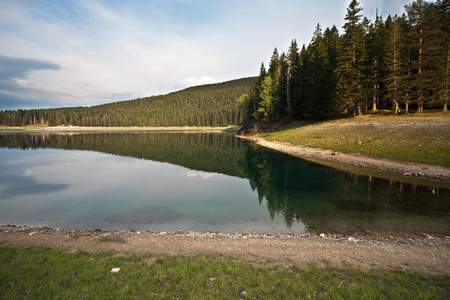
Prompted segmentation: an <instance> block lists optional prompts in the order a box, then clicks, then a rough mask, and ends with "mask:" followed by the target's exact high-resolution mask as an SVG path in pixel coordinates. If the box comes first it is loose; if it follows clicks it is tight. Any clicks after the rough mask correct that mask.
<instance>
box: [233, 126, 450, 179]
mask: <svg viewBox="0 0 450 300" xmlns="http://www.w3.org/2000/svg"><path fill="white" fill-rule="evenodd" d="M236 137H238V138H241V139H244V140H247V141H250V142H253V143H255V144H256V145H258V146H261V147H265V148H269V149H272V150H276V151H280V152H283V153H286V154H289V155H293V156H296V157H299V158H303V159H307V160H311V161H314V162H316V163H320V164H324V165H327V166H330V167H334V168H337V169H342V170H344V171H348V172H357V173H362V174H363V175H372V172H371V170H373V171H376V174H374V175H375V176H378V177H385V178H388V179H392V176H390V174H395V175H397V176H395V177H396V178H394V179H397V180H402V181H417V180H427V181H430V184H433V183H435V184H438V185H439V184H443V185H444V186H445V187H450V185H449V184H450V169H449V168H445V167H441V166H435V165H427V164H419V163H410V162H398V161H392V160H388V159H379V158H372V157H367V156H363V155H359V154H346V153H342V152H338V151H334V150H327V149H320V148H311V147H304V146H297V145H292V144H289V143H283V142H272V141H267V140H266V139H264V138H261V137H255V136H242V135H236ZM355 168H356V169H355ZM383 175H384V176H383Z"/></svg>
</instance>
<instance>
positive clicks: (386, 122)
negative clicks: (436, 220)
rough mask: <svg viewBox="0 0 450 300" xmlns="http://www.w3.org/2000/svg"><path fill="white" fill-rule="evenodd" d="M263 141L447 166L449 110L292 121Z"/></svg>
mask: <svg viewBox="0 0 450 300" xmlns="http://www.w3.org/2000/svg"><path fill="white" fill-rule="evenodd" d="M292 126H293V127H290V128H287V129H283V130H280V131H276V132H272V133H268V134H265V135H263V137H264V138H265V139H267V140H277V141H281V142H289V143H292V144H294V145H301V146H306V147H315V148H322V149H330V150H335V151H339V152H343V153H361V154H364V155H368V156H371V157H375V158H385V159H391V160H396V161H406V162H415V163H424V164H430V165H438V166H444V167H450V130H449V128H450V113H448V112H447V113H425V114H414V115H399V116H393V115H387V116H386V115H383V114H380V115H377V114H373V115H366V116H361V117H356V118H349V119H339V120H332V121H325V122H316V123H312V122H309V123H308V122H306V123H296V124H293V125H292Z"/></svg>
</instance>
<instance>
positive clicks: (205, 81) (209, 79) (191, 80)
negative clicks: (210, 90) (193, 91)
mask: <svg viewBox="0 0 450 300" xmlns="http://www.w3.org/2000/svg"><path fill="white" fill-rule="evenodd" d="M185 82H186V83H187V84H188V85H201V84H210V83H216V82H217V80H215V79H214V78H212V77H209V76H202V77H201V78H194V77H188V78H186V79H185Z"/></svg>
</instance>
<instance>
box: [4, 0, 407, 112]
mask: <svg viewBox="0 0 450 300" xmlns="http://www.w3.org/2000/svg"><path fill="white" fill-rule="evenodd" d="M349 2H350V1H345V0H339V1H337V0H321V1H306V0H282V1H271V0H260V1H241V0H229V1H215V0H214V1H209V0H203V1H195V0H165V1H162V0H159V1H156V0H155V1H141V0H133V1H129V2H123V1H107V0H81V1H73V0H67V1H54V2H48V3H46V4H45V5H44V4H43V3H42V2H39V1H36V2H35V1H30V2H26V3H25V2H22V1H14V0H0V41H2V43H0V56H2V55H3V56H9V57H21V58H28V59H39V60H44V61H48V62H51V63H53V64H55V65H58V66H59V67H60V68H59V69H57V70H45V69H42V70H34V71H33V72H29V73H27V74H25V75H23V76H22V77H19V78H17V79H18V80H20V83H21V85H22V87H23V88H24V90H23V91H22V96H21V97H22V98H23V99H26V100H27V101H36V103H39V102H41V101H42V102H44V98H45V102H52V103H54V106H68V105H94V104H99V103H104V102H107V101H116V100H126V99H132V98H136V97H144V96H151V95H157V94H164V93H168V92H172V91H176V90H178V89H182V88H185V87H187V86H192V85H197V84H207V83H214V82H221V81H226V80H231V79H237V78H242V77H248V76H255V75H257V74H258V71H259V66H260V64H261V62H265V63H266V64H267V63H268V61H269V59H270V56H271V54H272V51H273V48H274V47H277V48H278V50H279V51H280V52H282V51H287V49H288V46H289V44H290V41H291V40H292V39H294V38H295V39H297V42H298V43H299V45H300V46H301V45H302V44H303V43H306V44H308V43H309V42H310V40H311V36H312V33H313V31H314V27H315V26H316V24H317V23H320V24H321V25H322V28H324V29H325V28H326V27H331V26H333V25H336V27H337V28H338V29H339V30H341V27H342V24H343V22H344V16H345V12H346V7H347V6H348V4H349ZM361 2H362V3H361V5H362V6H363V7H364V9H365V11H363V14H364V15H366V16H367V17H369V18H370V19H373V18H374V14H372V10H373V9H374V7H376V6H377V5H380V6H381V7H380V9H382V12H383V14H386V12H385V11H386V10H388V9H394V8H397V7H402V6H403V3H404V1H403V0H394V1H393V0H390V1H387V0H362V1H361ZM366 7H367V11H366ZM388 13H391V12H388ZM392 13H397V12H392ZM204 74H207V75H204ZM33 91H34V92H35V93H34V94H33ZM14 92H15V98H20V91H18V90H15V91H14ZM0 94H1V91H0ZM3 94H5V93H3ZM118 97H126V98H118ZM0 98H1V97H0ZM1 100H2V99H0V110H1V109H2V107H1Z"/></svg>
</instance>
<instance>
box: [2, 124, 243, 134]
mask: <svg viewBox="0 0 450 300" xmlns="http://www.w3.org/2000/svg"><path fill="white" fill-rule="evenodd" d="M238 129H239V126H238V125H229V126H223V127H201V126H168V127H139V126H131V127H101V126H96V127H87V126H34V125H30V126H16V127H10V126H1V127H0V132H5V131H14V132H22V131H32V132H90V131H97V132H102V131H103V132H105V131H237V130H238Z"/></svg>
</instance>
